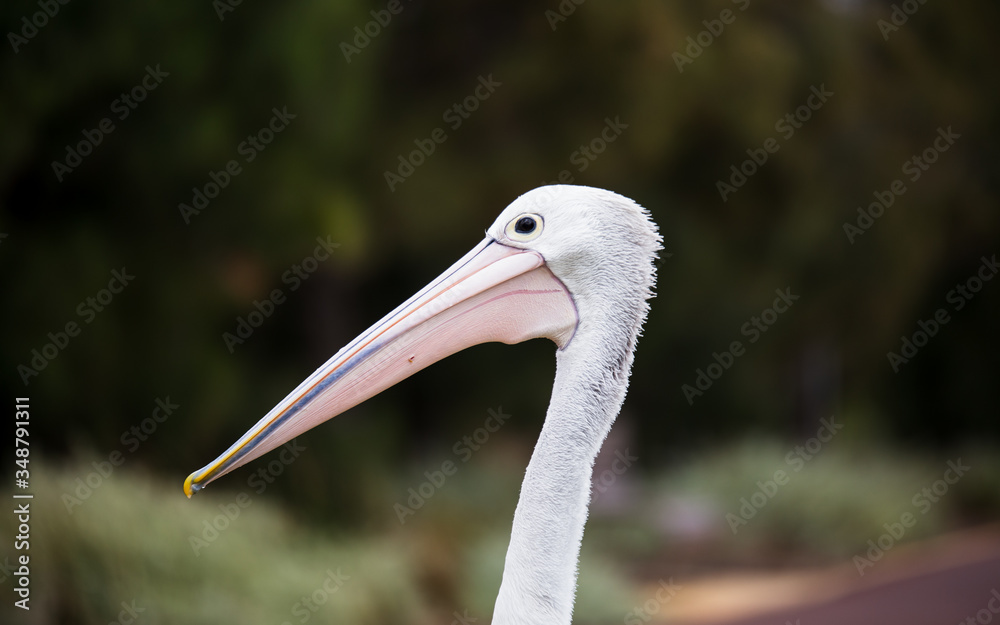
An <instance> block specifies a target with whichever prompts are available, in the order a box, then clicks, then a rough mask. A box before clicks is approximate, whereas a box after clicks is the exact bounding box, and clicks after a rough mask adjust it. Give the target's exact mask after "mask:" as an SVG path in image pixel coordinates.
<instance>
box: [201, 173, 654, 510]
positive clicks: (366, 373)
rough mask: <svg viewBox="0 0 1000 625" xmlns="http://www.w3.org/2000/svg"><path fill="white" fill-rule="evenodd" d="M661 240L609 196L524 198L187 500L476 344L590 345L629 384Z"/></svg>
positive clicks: (623, 201)
mask: <svg viewBox="0 0 1000 625" xmlns="http://www.w3.org/2000/svg"><path fill="white" fill-rule="evenodd" d="M659 241H660V237H659V235H658V233H657V230H656V226H655V224H653V222H652V221H651V219H650V218H649V214H648V212H647V211H646V210H645V209H643V208H642V207H640V206H639V205H638V204H636V203H635V202H633V201H632V200H629V199H628V198H625V197H622V196H620V195H617V194H615V193H612V192H610V191H605V190H603V189H595V188H590V187H581V186H570V185H552V186H545V187H540V188H537V189H534V190H532V191H530V192H528V193H525V194H524V195H522V196H521V197H519V198H518V199H517V200H515V201H514V202H513V203H511V204H510V205H509V206H508V207H507V208H506V209H504V211H503V212H502V213H501V214H500V216H499V217H498V218H497V219H496V221H495V222H494V223H493V225H491V226H490V227H489V228H488V229H487V231H486V238H485V239H484V240H483V241H482V242H480V243H479V244H478V245H477V246H476V247H474V248H473V249H472V250H471V251H470V252H469V253H468V254H466V255H465V256H463V257H462V258H461V259H460V260H459V261H458V262H456V263H455V264H454V265H452V266H451V267H450V268H449V269H447V270H446V271H445V272H444V273H442V274H441V275H440V276H438V277H437V278H436V279H435V280H433V281H432V282H431V283H430V284H428V285H427V286H426V287H424V288H423V289H421V290H420V291H419V292H418V293H416V294H415V295H414V296H413V297H411V298H410V299H409V300H407V301H406V302H404V303H403V304H401V305H400V306H399V307H398V308H396V309H395V310H394V311H392V312H391V313H389V314H388V315H386V316H385V317H384V318H383V319H382V320H380V321H379V322H378V323H376V324H375V325H373V326H372V327H371V328H369V329H368V330H366V331H365V332H363V333H362V334H361V335H359V336H358V337H357V338H356V339H354V340H353V341H351V342H350V343H349V344H348V345H347V346H345V347H344V348H343V349H341V350H340V351H339V352H337V354H335V355H334V356H333V357H332V358H330V360H328V361H327V362H326V363H325V364H323V365H322V366H321V367H320V368H319V369H317V370H316V371H315V372H314V373H313V374H312V375H310V376H309V377H308V378H306V379H305V380H304V381H303V382H302V383H301V384H300V385H299V386H298V387H297V388H295V389H294V390H293V391H292V392H291V393H290V394H289V395H288V396H287V397H285V398H284V399H283V400H282V401H281V402H280V403H278V404H277V405H276V406H275V407H274V408H273V409H272V410H271V411H270V412H268V413H267V414H266V415H265V416H264V417H263V418H262V419H261V420H260V421H258V422H257V424H256V425H254V426H253V427H252V428H251V429H250V430H249V431H248V432H247V433H246V434H244V435H243V436H242V437H241V438H240V439H239V440H238V441H236V443H234V444H233V445H232V446H231V447H230V448H229V449H228V450H226V451H225V452H224V453H223V454H222V455H220V456H219V457H218V458H217V459H216V460H214V461H213V462H211V463H210V464H208V465H207V466H205V467H204V468H202V469H200V470H198V471H195V472H194V473H192V474H191V475H190V476H189V477H188V478H187V480H186V481H185V484H184V491H185V493H186V494H187V495H188V497H190V496H191V495H192V494H193V493H195V492H197V491H198V490H200V489H202V488H204V487H205V486H206V485H207V484H208V483H210V482H212V481H213V480H215V479H217V478H219V477H221V476H222V475H225V474H226V473H228V472H229V471H232V470H233V469H235V468H237V467H239V466H241V465H243V464H245V463H247V462H249V461H251V460H253V459H254V458H257V457H259V456H261V455H263V454H265V453H266V452H267V451H269V450H271V449H274V448H276V447H278V446H280V445H282V444H284V443H285V442H287V441H289V440H291V439H292V438H294V437H295V436H297V435H299V434H301V433H302V432H305V431H306V430H309V429H310V428H312V427H314V426H316V425H318V424H319V423H322V422H323V421H326V420H328V419H330V418H332V417H334V416H336V415H338V414H340V413H342V412H344V411H345V410H348V409H349V408H351V407H353V406H355V405H357V404H359V403H361V402H362V401H364V400H366V399H368V398H370V397H372V396H373V395H376V394H377V393H380V392H381V391H383V390H385V389H386V388H388V387H390V386H392V385H393V384H396V383H397V382H399V381H400V380H403V379H405V378H406V377H408V376H410V375H412V374H414V373H416V372H417V371H419V370H421V369H423V368H424V367H426V366H428V365H430V364H432V363H434V362H436V361H438V360H440V359H442V358H444V357H446V356H448V355H450V354H453V353H455V352H457V351H459V350H462V349H465V348H467V347H470V346H472V345H476V344H479V343H484V342H489V341H500V342H504V343H509V344H512V343H518V342H521V341H524V340H528V339H531V338H539V337H545V338H549V339H551V340H552V341H553V342H554V343H555V344H556V345H557V346H558V348H559V350H560V351H565V350H567V349H569V348H570V346H574V347H575V346H576V344H577V343H581V344H585V349H586V350H587V351H588V352H590V351H592V350H596V351H601V350H604V353H603V354H602V358H603V359H607V354H609V353H610V354H614V355H615V356H614V357H613V358H611V360H610V362H611V365H612V367H611V368H613V369H615V370H614V371H612V372H611V373H612V375H613V376H614V377H619V376H623V377H624V378H626V379H627V377H628V371H629V368H630V366H631V361H632V349H633V347H634V343H635V339H636V336H637V335H638V332H639V327H640V326H641V324H642V321H643V320H644V318H645V316H646V311H647V309H648V306H647V303H646V300H647V298H648V297H649V296H650V291H651V288H652V285H653V281H654V269H653V264H652V262H653V260H654V259H655V254H656V251H657V250H658V249H659ZM583 348H584V345H581V349H583ZM619 394H620V395H621V397H624V388H622V389H621V390H620V393H619ZM620 401H621V399H620V398H618V402H617V403H618V405H620ZM599 443H600V441H598V444H599Z"/></svg>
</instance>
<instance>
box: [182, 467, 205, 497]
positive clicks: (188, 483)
mask: <svg viewBox="0 0 1000 625" xmlns="http://www.w3.org/2000/svg"><path fill="white" fill-rule="evenodd" d="M193 478H194V473H192V474H191V475H189V476H187V479H186V480H184V494H185V495H187V498H188V499H191V495H193V494H195V493H197V492H198V491H199V490H201V488H202V486H201V484H195V483H194V481H193Z"/></svg>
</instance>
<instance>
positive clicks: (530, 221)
mask: <svg viewBox="0 0 1000 625" xmlns="http://www.w3.org/2000/svg"><path fill="white" fill-rule="evenodd" d="M537 225H538V224H537V223H536V222H535V218H534V217H521V218H520V219H518V220H517V224H515V225H514V232H516V233H518V234H531V233H532V232H534V231H535V227H536V226H537Z"/></svg>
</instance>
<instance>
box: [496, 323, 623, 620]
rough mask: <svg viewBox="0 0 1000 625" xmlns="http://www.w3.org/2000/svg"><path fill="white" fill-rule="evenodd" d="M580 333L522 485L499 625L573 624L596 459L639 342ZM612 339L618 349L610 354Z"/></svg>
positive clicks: (566, 357)
mask: <svg viewBox="0 0 1000 625" xmlns="http://www.w3.org/2000/svg"><path fill="white" fill-rule="evenodd" d="M579 334H580V333H578V335H577V336H576V337H574V339H573V341H572V342H571V343H570V344H569V345H568V346H567V347H566V349H565V350H562V351H560V352H558V353H557V356H556V379H555V385H554V387H553V389H552V400H551V402H550V404H549V409H548V412H547V413H546V417H545V424H544V425H543V426H542V432H541V434H540V435H539V437H538V443H537V444H536V445H535V451H534V453H533V454H532V456H531V461H530V462H529V463H528V468H527V471H526V473H525V476H524V482H523V483H522V485H521V497H520V499H519V500H518V504H517V510H516V511H515V513H514V524H513V529H512V531H511V538H510V546H509V547H508V550H507V559H506V563H505V566H504V573H503V582H502V583H501V585H500V593H499V595H498V596H497V602H496V608H495V610H494V615H493V624H494V625H529V624H531V625H534V624H538V625H569V623H570V618H571V616H572V613H573V599H574V595H575V592H576V578H577V560H578V558H579V554H580V541H581V540H582V538H583V528H584V524H585V523H586V521H587V508H588V506H589V503H590V490H591V474H592V471H593V466H594V459H595V458H596V456H597V453H598V451H599V450H600V448H601V445H602V443H603V442H604V439H605V437H606V436H607V434H608V431H609V430H610V429H611V425H612V423H613V422H614V420H615V417H616V416H617V415H618V411H619V409H620V408H621V403H622V401H623V400H624V397H625V390H626V387H627V386H628V372H629V369H630V368H631V364H632V347H633V345H634V338H633V340H631V341H630V340H627V338H626V337H620V338H619V340H617V341H613V339H612V337H602V338H604V339H605V340H597V341H594V340H587V339H588V338H591V337H585V336H580V335H579ZM587 334H589V333H587ZM594 338H596V337H594ZM608 339H612V340H608ZM622 339H625V340H622ZM612 341H613V342H616V343H617V344H618V349H611V350H608V349H606V344H607V343H610V342H612Z"/></svg>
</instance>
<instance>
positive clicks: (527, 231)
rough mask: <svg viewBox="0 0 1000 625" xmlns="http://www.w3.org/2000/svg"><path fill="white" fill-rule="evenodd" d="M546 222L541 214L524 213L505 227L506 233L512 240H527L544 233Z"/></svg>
mask: <svg viewBox="0 0 1000 625" xmlns="http://www.w3.org/2000/svg"><path fill="white" fill-rule="evenodd" d="M544 227H545V222H544V221H543V220H542V216H541V215H536V214H535V213H523V214H521V215H518V216H517V217H515V218H514V219H511V220H510V223H508V224H507V228H506V229H505V234H506V235H507V237H508V238H509V239H510V240H512V241H522V242H527V241H531V240H534V239H536V238H538V235H540V234H542V230H543V229H544Z"/></svg>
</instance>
